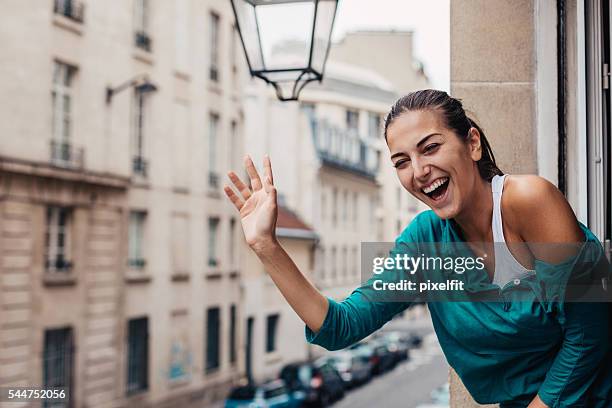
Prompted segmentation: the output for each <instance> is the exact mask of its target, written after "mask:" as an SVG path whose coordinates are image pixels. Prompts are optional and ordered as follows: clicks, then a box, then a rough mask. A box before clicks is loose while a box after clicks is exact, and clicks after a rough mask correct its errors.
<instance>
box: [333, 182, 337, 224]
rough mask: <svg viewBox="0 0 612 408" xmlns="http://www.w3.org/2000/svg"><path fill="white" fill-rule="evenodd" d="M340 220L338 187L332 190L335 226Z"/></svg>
mask: <svg viewBox="0 0 612 408" xmlns="http://www.w3.org/2000/svg"><path fill="white" fill-rule="evenodd" d="M337 221H338V189H337V188H336V187H334V188H333V190H332V225H333V226H334V227H335V226H336V224H337Z"/></svg>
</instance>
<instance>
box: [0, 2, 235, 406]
mask: <svg viewBox="0 0 612 408" xmlns="http://www.w3.org/2000/svg"><path fill="white" fill-rule="evenodd" d="M3 6H4V11H3V14H2V17H0V20H1V24H0V25H1V26H2V27H3V28H2V30H1V33H0V42H1V43H2V44H3V47H2V57H1V59H2V63H1V66H2V68H0V69H1V70H2V74H3V75H2V79H1V80H0V93H1V94H2V98H3V101H4V103H3V108H2V109H0V121H1V122H2V124H3V125H2V126H3V128H2V133H1V134H2V136H0V155H1V159H0V184H1V186H2V187H1V190H0V194H1V199H0V209H1V211H0V214H1V216H0V225H1V229H2V233H1V234H0V236H1V238H0V247H1V248H2V256H1V259H2V263H1V265H2V273H1V276H2V282H1V284H2V290H0V302H1V309H0V315H1V316H2V318H1V326H0V342H1V343H0V384H2V385H3V386H9V385H12V386H17V385H22V386H26V385H34V384H38V385H42V386H69V387H70V389H71V390H72V395H71V401H70V406H75V407H77V406H89V407H94V406H95V407H111V406H112V407H117V406H128V405H137V406H145V405H147V406H148V405H155V406H188V404H196V405H199V406H202V403H203V402H205V401H209V400H212V399H218V398H221V397H223V396H225V393H226V390H227V388H228V387H229V385H230V384H231V383H232V382H233V381H234V380H235V379H237V377H239V376H241V375H242V373H243V370H242V369H241V368H240V364H239V360H238V353H239V345H240V343H239V338H238V325H239V324H240V322H241V320H240V319H241V309H240V306H241V293H240V270H239V256H240V248H241V242H242V238H241V236H240V235H239V234H240V233H241V232H240V229H239V228H240V226H239V225H238V222H237V220H236V218H235V216H236V214H235V211H234V209H233V208H230V205H229V204H228V202H227V200H226V199H225V197H222V192H221V178H222V177H223V175H224V173H225V172H226V170H227V169H229V168H230V167H232V168H236V167H238V166H239V163H240V162H241V160H240V158H241V157H242V155H243V146H242V139H241V138H242V136H241V134H242V127H243V113H242V97H241V91H242V86H241V85H240V84H239V78H240V76H241V70H243V69H244V66H243V63H242V60H243V57H242V55H241V54H240V49H239V48H238V47H239V44H238V41H237V35H236V31H235V30H234V21H233V14H232V12H231V7H230V4H229V2H227V1H224V0H211V1H206V2H195V1H190V0H177V1H172V2H166V1H150V0H134V1H119V0H114V1H110V2H97V1H87V2H82V1H70V0H64V1H62V0H55V1H51V0H49V1H40V2H38V1H37V2H31V1H26V2H20V1H9V2H7V3H5V4H3ZM107 87H110V89H112V90H111V91H107ZM8 101H10V103H9V102H8ZM66 406H68V405H66Z"/></svg>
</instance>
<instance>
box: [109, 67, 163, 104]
mask: <svg viewBox="0 0 612 408" xmlns="http://www.w3.org/2000/svg"><path fill="white" fill-rule="evenodd" d="M130 87H132V88H134V89H135V90H136V92H138V93H139V94H145V93H151V92H155V91H157V86H155V84H153V83H152V82H151V81H150V80H149V77H148V76H147V75H146V74H143V75H138V76H136V77H134V78H132V79H130V80H128V81H125V82H124V83H122V84H121V85H119V86H116V87H114V88H113V87H110V86H107V87H106V104H107V105H108V104H110V103H111V100H112V99H113V96H114V95H115V94H117V93H119V92H121V91H123V90H124V89H127V88H130Z"/></svg>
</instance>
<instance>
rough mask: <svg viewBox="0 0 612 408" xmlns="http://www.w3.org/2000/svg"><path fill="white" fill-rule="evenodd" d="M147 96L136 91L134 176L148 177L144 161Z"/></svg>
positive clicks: (133, 149) (133, 138)
mask: <svg viewBox="0 0 612 408" xmlns="http://www.w3.org/2000/svg"><path fill="white" fill-rule="evenodd" d="M147 99H148V97H147V95H146V94H144V93H142V92H138V90H134V109H133V115H134V116H133V118H132V122H133V125H132V126H133V130H132V134H133V137H132V151H133V153H134V156H133V159H132V171H133V172H134V174H137V175H141V176H143V177H146V176H147V164H148V163H147V161H146V160H145V159H144V157H143V156H144V138H145V133H146V132H145V131H146V128H145V127H146V126H145V125H146V110H147Z"/></svg>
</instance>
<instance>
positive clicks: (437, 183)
mask: <svg viewBox="0 0 612 408" xmlns="http://www.w3.org/2000/svg"><path fill="white" fill-rule="evenodd" d="M446 180H448V177H442V178H440V179H437V180H436V181H434V182H433V183H431V184H430V185H429V186H427V187H425V188H423V189H422V190H423V192H424V193H425V194H429V193H431V192H432V191H434V190H435V189H436V188H438V187H440V186H441V185H442V184H444V183H446Z"/></svg>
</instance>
